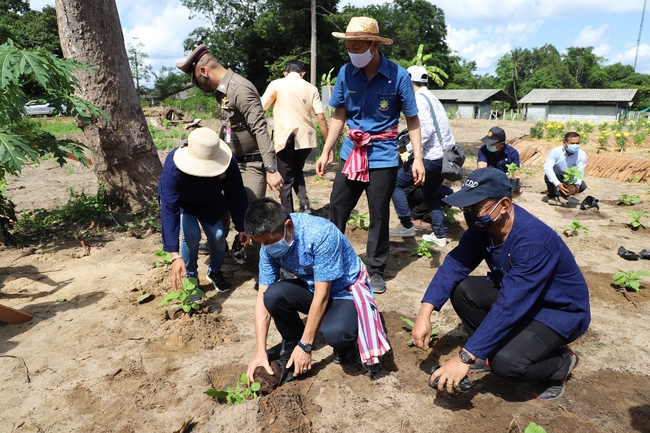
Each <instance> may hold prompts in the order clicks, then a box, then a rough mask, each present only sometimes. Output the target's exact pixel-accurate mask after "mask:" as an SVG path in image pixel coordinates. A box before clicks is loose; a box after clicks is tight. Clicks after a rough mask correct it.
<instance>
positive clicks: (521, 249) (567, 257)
mask: <svg viewBox="0 0 650 433" xmlns="http://www.w3.org/2000/svg"><path fill="white" fill-rule="evenodd" d="M513 206H514V210H515V213H514V222H513V226H512V229H511V230H510V233H509V234H508V237H507V238H506V240H505V242H504V243H503V244H501V245H497V246H493V245H492V242H491V238H492V236H491V234H490V233H488V232H477V231H473V230H467V231H465V233H464V234H463V236H462V237H461V239H460V242H459V244H458V246H457V247H456V248H454V249H453V250H452V251H451V252H450V253H449V254H448V255H447V257H446V258H445V261H444V263H443V264H442V266H441V267H440V268H439V269H438V272H436V275H435V276H434V277H433V280H432V281H431V283H430V284H429V287H428V288H427V291H426V293H425V294H424V298H423V299H422V302H427V303H430V304H432V305H433V306H434V308H435V309H436V311H439V310H440V308H441V307H442V306H443V305H444V304H445V302H447V300H448V299H449V297H450V295H451V292H452V291H453V290H454V289H455V288H456V286H457V285H458V284H459V283H460V282H461V281H463V280H464V279H465V278H467V276H469V274H470V273H471V272H472V271H473V270H474V269H475V268H476V267H477V266H478V265H479V264H480V263H481V261H483V260H485V262H486V263H487V265H488V267H489V268H490V270H491V271H490V273H489V274H488V278H490V279H491V281H492V282H493V283H494V284H495V285H496V286H497V287H499V288H500V290H499V296H498V298H497V301H496V302H495V303H494V304H493V305H492V309H491V310H490V312H489V313H488V314H487V316H486V317H485V319H484V320H483V322H482V323H481V325H480V326H479V327H478V328H477V329H476V332H475V333H474V335H472V336H471V337H470V338H469V340H468V341H467V343H466V344H465V346H464V347H465V348H466V349H467V350H468V351H469V352H470V353H472V354H473V355H475V356H476V357H478V358H481V359H485V358H486V357H489V356H490V355H492V353H493V351H494V350H495V349H496V348H497V347H498V346H499V345H500V343H501V341H502V340H503V339H504V338H506V337H507V336H508V334H509V332H510V331H511V330H512V329H513V328H514V326H515V324H516V323H517V322H518V321H519V320H520V319H522V318H529V319H534V320H537V321H539V322H541V323H544V324H545V325H547V326H548V327H550V328H551V329H553V330H554V331H556V332H557V333H558V334H560V335H562V336H563V337H565V338H567V337H569V335H571V333H573V331H575V330H576V329H580V334H581V335H582V334H584V333H585V332H586V331H587V328H588V327H589V322H590V321H591V314H590V309H589V289H588V288H587V283H586V282H585V279H584V277H583V276H582V272H581V271H580V268H579V267H578V264H577V263H576V261H575V259H574V258H573V255H572V254H571V251H570V250H569V248H568V247H567V246H566V244H565V243H564V241H562V239H561V238H560V236H559V235H558V234H557V233H555V231H553V229H551V228H550V227H549V226H547V225H546V224H544V223H543V222H542V221H540V220H539V219H537V218H535V217H534V216H533V215H531V214H530V213H528V212H527V211H526V210H524V209H523V208H521V207H519V206H517V205H515V204H513Z"/></svg>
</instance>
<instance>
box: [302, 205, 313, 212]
mask: <svg viewBox="0 0 650 433" xmlns="http://www.w3.org/2000/svg"><path fill="white" fill-rule="evenodd" d="M300 212H302V213H308V214H311V208H310V207H309V205H308V204H306V205H304V206H300Z"/></svg>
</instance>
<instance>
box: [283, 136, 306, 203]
mask: <svg viewBox="0 0 650 433" xmlns="http://www.w3.org/2000/svg"><path fill="white" fill-rule="evenodd" d="M310 153H311V149H298V150H296V148H295V136H294V135H293V133H292V134H291V135H290V136H289V138H288V139H287V145H286V146H285V148H284V149H282V150H281V151H279V152H278V153H276V154H275V156H276V159H277V164H278V172H279V173H280V176H282V179H283V180H284V187H283V188H282V191H280V203H282V206H284V208H285V209H286V210H287V212H289V213H291V212H293V196H292V194H291V190H292V189H293V190H294V191H296V195H297V196H298V200H299V201H300V209H302V208H303V207H305V206H309V198H308V197H307V187H306V185H305V175H304V174H303V172H302V170H303V168H304V167H305V161H307V158H308V157H309V154H310Z"/></svg>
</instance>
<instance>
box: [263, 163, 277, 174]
mask: <svg viewBox="0 0 650 433" xmlns="http://www.w3.org/2000/svg"><path fill="white" fill-rule="evenodd" d="M264 170H266V172H267V173H275V165H269V166H268V167H266V168H264Z"/></svg>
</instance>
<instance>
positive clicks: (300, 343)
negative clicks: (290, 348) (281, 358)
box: [298, 341, 314, 353]
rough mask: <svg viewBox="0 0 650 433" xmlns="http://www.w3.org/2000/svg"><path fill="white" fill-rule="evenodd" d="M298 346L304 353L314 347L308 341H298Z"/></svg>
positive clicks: (309, 351)
mask: <svg viewBox="0 0 650 433" xmlns="http://www.w3.org/2000/svg"><path fill="white" fill-rule="evenodd" d="M298 347H300V348H301V349H302V350H304V351H305V352H306V353H311V351H312V350H313V349H314V347H313V346H312V345H311V344H309V343H307V344H305V343H303V342H302V341H298Z"/></svg>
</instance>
